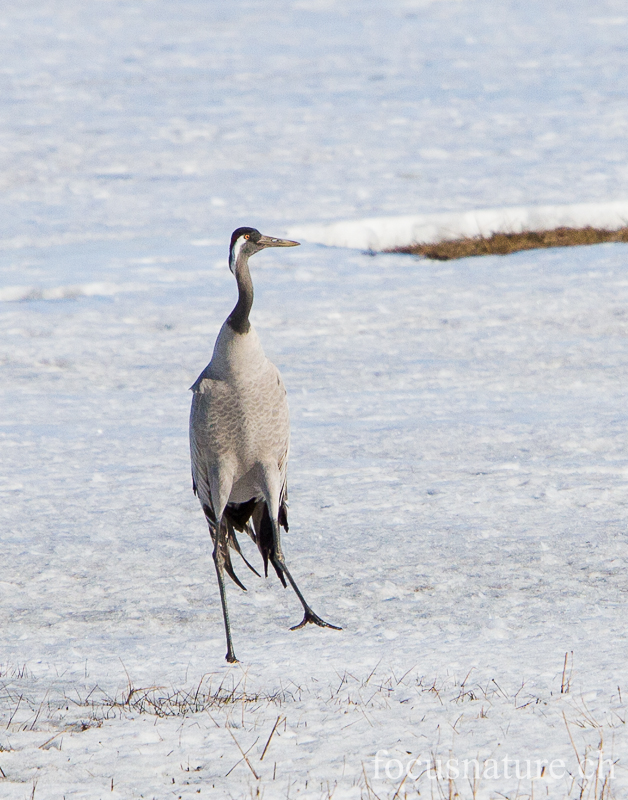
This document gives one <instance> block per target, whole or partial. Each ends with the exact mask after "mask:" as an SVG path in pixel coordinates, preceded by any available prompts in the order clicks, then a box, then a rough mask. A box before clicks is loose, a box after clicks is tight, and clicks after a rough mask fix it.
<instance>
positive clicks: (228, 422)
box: [190, 228, 335, 662]
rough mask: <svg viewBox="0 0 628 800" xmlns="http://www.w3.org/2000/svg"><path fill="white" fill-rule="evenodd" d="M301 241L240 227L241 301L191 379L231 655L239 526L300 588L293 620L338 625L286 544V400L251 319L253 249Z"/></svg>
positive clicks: (201, 481)
mask: <svg viewBox="0 0 628 800" xmlns="http://www.w3.org/2000/svg"><path fill="white" fill-rule="evenodd" d="M297 244H298V243H297V242H291V241H288V240H284V239H271V238H270V237H266V236H262V235H261V234H260V233H259V231H257V230H255V229H254V228H238V230H236V231H234V233H233V236H232V237H231V248H230V254H229V255H230V259H229V265H230V268H231V270H232V272H233V273H234V275H235V277H236V281H237V284H238V302H237V304H236V306H235V308H234V309H233V311H232V313H231V314H230V316H229V317H228V319H227V320H226V321H225V323H224V324H223V326H222V328H221V330H220V333H219V335H218V338H217V340H216V344H215V346H214V353H213V356H212V359H211V361H210V363H209V364H208V365H207V367H206V368H205V369H204V370H203V372H202V373H201V374H200V375H199V377H198V379H197V380H196V382H195V383H194V385H193V386H192V391H193V392H194V397H193V400H192V410H191V414H190V452H191V457H192V480H193V486H194V491H195V492H196V493H197V495H198V498H199V501H200V503H201V506H202V508H203V511H204V513H205V517H206V519H207V523H208V525H209V530H210V533H211V536H212V540H213V542H214V553H213V556H214V563H215V565H216V573H217V576H218V584H219V588H220V597H221V603H222V609H223V617H224V622H225V631H226V635H227V661H230V662H234V661H236V660H237V659H236V657H235V653H234V650H233V644H232V640H231V629H230V623H229V613H228V609H227V597H226V591H225V585H224V572H227V574H228V575H229V576H230V577H231V578H232V579H233V580H234V581H235V583H237V584H238V585H239V586H240V587H241V588H242V589H244V588H245V587H244V586H243V584H242V583H241V582H240V580H239V579H238V578H237V576H236V575H235V572H234V570H233V566H232V564H231V556H230V552H229V548H231V549H233V550H235V551H236V552H237V553H239V554H240V555H241V556H242V553H241V551H240V547H239V544H238V540H237V538H236V530H237V531H243V532H245V533H247V534H248V535H249V536H250V537H251V538H252V539H253V541H254V542H255V543H256V544H257V546H258V548H259V550H260V552H261V554H262V558H263V560H264V569H265V571H266V574H267V571H268V562H269V561H270V563H271V564H272V566H273V567H274V569H275V571H276V573H277V575H278V577H279V579H280V580H281V582H282V584H283V585H284V586H286V585H287V584H286V579H287V580H288V582H289V583H290V584H291V586H292V588H293V589H294V591H295V592H296V594H297V597H298V598H299V600H300V602H301V604H302V606H303V609H304V617H303V621H302V622H301V624H300V625H297V626H295V628H300V627H302V626H303V625H305V624H306V623H308V622H313V623H314V624H316V625H320V626H321V627H329V628H335V626H334V625H330V624H329V623H327V622H325V621H324V620H322V619H321V618H320V617H319V616H318V615H316V614H315V613H314V612H313V611H312V609H311V608H310V607H309V605H308V604H307V603H306V602H305V600H304V598H303V595H302V594H301V592H300V591H299V589H298V587H297V585H296V583H295V582H294V579H293V578H292V576H291V575H290V572H289V571H288V568H287V566H286V564H285V559H284V556H283V552H282V550H281V542H280V536H279V528H280V526H282V527H283V528H284V529H286V530H287V529H288V515H287V463H288V451H289V445H290V421H289V415H288V401H287V398H286V390H285V388H284V385H283V381H282V380H281V376H280V374H279V371H278V369H277V368H276V367H275V365H274V364H272V363H271V362H270V361H269V360H268V359H267V358H266V356H265V354H264V351H263V349H262V345H261V343H260V341H259V338H258V336H257V333H256V332H255V330H254V328H253V327H252V325H251V324H250V322H249V312H250V310H251V306H252V304H253V283H252V281H251V276H250V272H249V268H248V258H249V256H250V255H252V254H253V253H255V252H258V251H259V250H261V249H263V248H265V247H293V246H296V245H297ZM242 558H243V559H244V556H242ZM244 561H245V563H246V564H247V566H249V567H250V569H252V570H253V572H256V573H257V570H255V569H254V568H253V567H252V566H251V565H250V564H249V562H248V561H246V559H244ZM257 574H259V573H257Z"/></svg>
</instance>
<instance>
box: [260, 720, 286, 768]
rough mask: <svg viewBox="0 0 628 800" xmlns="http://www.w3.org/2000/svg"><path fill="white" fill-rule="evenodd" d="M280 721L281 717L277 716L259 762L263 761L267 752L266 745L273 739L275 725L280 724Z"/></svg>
mask: <svg viewBox="0 0 628 800" xmlns="http://www.w3.org/2000/svg"><path fill="white" fill-rule="evenodd" d="M280 720H281V715H279V716H278V717H277V719H276V720H275V724H274V725H273V729H272V731H271V732H270V736H269V737H268V741H267V742H266V745H265V747H264V752H263V753H262V755H261V756H260V761H263V760H264V756H265V755H266V751H267V750H268V745H269V744H270V740H271V739H272V738H273V734H274V733H275V731H276V730H277V725H279V722H280Z"/></svg>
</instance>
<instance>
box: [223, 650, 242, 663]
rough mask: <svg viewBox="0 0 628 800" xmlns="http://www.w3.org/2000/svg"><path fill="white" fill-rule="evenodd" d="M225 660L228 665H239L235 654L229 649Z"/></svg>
mask: <svg viewBox="0 0 628 800" xmlns="http://www.w3.org/2000/svg"><path fill="white" fill-rule="evenodd" d="M225 659H226V660H227V661H228V662H229V663H230V664H239V663H240V662H239V661H238V659H237V658H236V654H235V653H234V652H233V650H232V649H231V648H229V650H228V651H227V655H226V656H225Z"/></svg>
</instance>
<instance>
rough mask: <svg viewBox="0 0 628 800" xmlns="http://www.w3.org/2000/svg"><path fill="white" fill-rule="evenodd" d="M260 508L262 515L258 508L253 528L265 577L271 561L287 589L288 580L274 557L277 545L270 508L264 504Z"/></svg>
mask: <svg viewBox="0 0 628 800" xmlns="http://www.w3.org/2000/svg"><path fill="white" fill-rule="evenodd" d="M260 506H261V507H262V508H261V514H260V509H259V507H258V509H257V513H256V514H255V515H254V516H253V526H254V528H255V540H256V542H257V546H258V548H259V551H260V553H261V554H262V558H263V559H264V575H265V576H266V577H268V562H269V561H270V563H271V564H272V565H273V567H274V569H275V572H276V573H277V577H278V578H279V580H280V581H281V583H282V585H283V587H284V589H285V588H286V586H287V585H288V584H287V583H286V578H285V576H284V574H283V570H282V568H281V565H280V564H278V563H277V561H276V560H275V557H274V552H275V543H274V537H273V524H272V522H271V521H270V514H269V513H268V506H267V505H266V503H264V502H262V503H260ZM286 522H287V520H286Z"/></svg>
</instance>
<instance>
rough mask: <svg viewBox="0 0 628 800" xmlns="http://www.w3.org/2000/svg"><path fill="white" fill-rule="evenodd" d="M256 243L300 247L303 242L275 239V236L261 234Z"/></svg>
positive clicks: (263, 245) (265, 245) (268, 245)
mask: <svg viewBox="0 0 628 800" xmlns="http://www.w3.org/2000/svg"><path fill="white" fill-rule="evenodd" d="M256 244H257V245H259V246H261V247H298V246H299V245H300V244H301V242H292V241H290V239H275V238H274V237H273V236H260V238H259V239H258V240H257V242H256Z"/></svg>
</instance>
